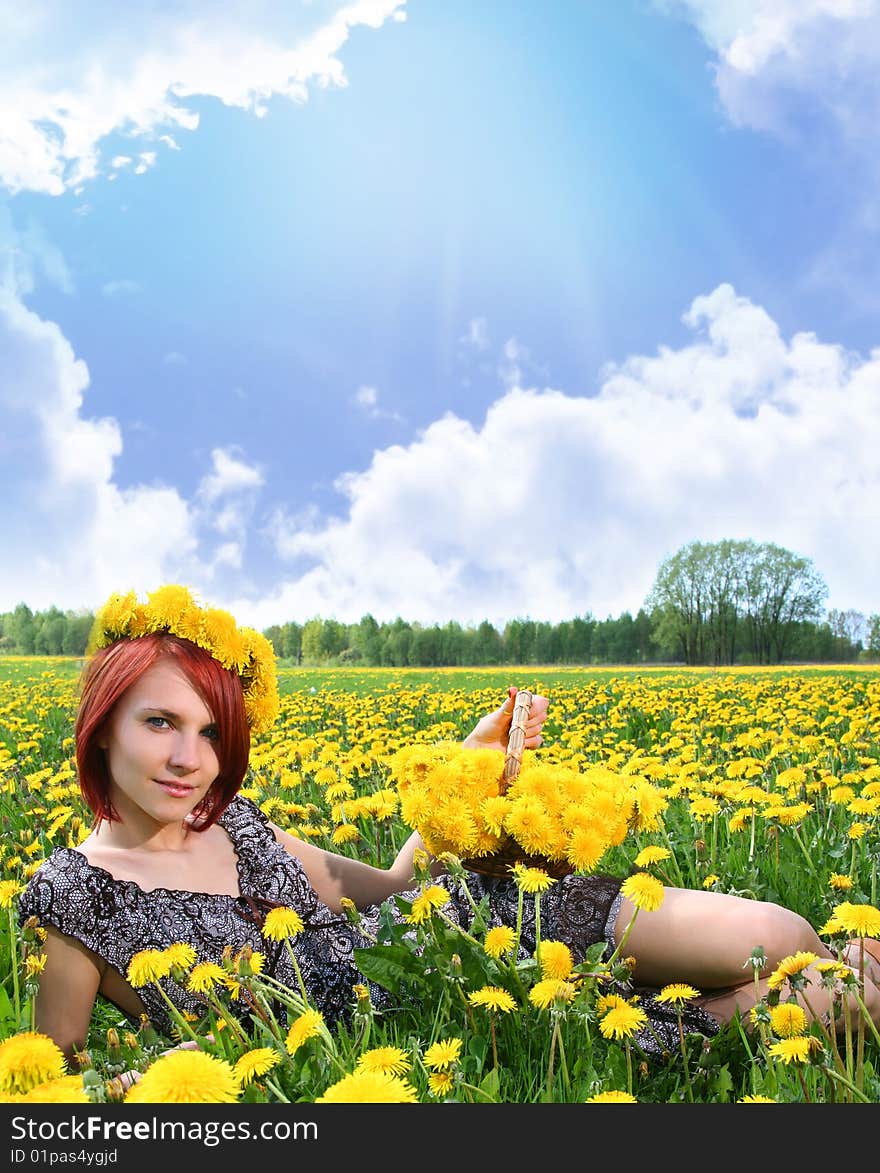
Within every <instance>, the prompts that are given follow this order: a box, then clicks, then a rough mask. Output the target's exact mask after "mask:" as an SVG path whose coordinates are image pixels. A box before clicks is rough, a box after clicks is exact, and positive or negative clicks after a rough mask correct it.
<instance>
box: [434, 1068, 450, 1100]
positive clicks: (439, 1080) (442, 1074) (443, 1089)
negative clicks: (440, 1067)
mask: <svg viewBox="0 0 880 1173" xmlns="http://www.w3.org/2000/svg"><path fill="white" fill-rule="evenodd" d="M453 1087H455V1080H454V1079H453V1077H452V1075H451V1073H450V1072H448V1071H432V1072H431V1074H430V1075H429V1076H428V1091H429V1092H430V1093H431V1095H432V1096H448V1095H449V1093H450V1092H451V1091H452V1089H453Z"/></svg>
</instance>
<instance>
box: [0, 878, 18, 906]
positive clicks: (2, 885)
mask: <svg viewBox="0 0 880 1173" xmlns="http://www.w3.org/2000/svg"><path fill="white" fill-rule="evenodd" d="M20 891H21V884H19V883H17V881H15V880H0V908H11V907H12V902H13V900H14V899H15V897H16V896H17V895H18V894H19V892H20Z"/></svg>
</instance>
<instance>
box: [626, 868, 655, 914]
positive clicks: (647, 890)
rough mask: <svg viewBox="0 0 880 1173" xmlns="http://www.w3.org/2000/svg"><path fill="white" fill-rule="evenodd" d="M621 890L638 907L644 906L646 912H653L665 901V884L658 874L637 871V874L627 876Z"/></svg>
mask: <svg viewBox="0 0 880 1173" xmlns="http://www.w3.org/2000/svg"><path fill="white" fill-rule="evenodd" d="M620 890H621V892H622V893H623V895H624V896H626V897H627V899H629V900H631V901H632V902H633V904H634V905H635V906H636V908H643V909H644V910H645V911H646V912H653V911H654V909H656V908H659V907H660V905H661V904H662V903H663V895H664V890H663V884H662V883H661V881H660V880H658V879H657V877H656V876H650V875H648V873H647V872H636V873H635V875H632V876H627V878H626V879H625V880H624V881H623V883H622V884H621V885H620Z"/></svg>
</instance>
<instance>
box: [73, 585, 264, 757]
mask: <svg viewBox="0 0 880 1173" xmlns="http://www.w3.org/2000/svg"><path fill="white" fill-rule="evenodd" d="M157 631H167V632H169V633H170V634H171V635H176V636H178V637H179V638H180V639H187V640H189V641H190V643H194V644H196V645H197V646H198V647H200V648H203V649H204V650H205V651H206V652H209V653H210V655H212V656H213V657H214V659H215V660H216V661H217V662H218V664H222V665H223V667H224V668H229V669H231V670H232V671H234V672H236V673H237V674H238V676H239V679H240V680H241V683H242V687H243V689H244V707H245V713H246V715H247V721H248V725H249V726H250V729H251V732H252V733H254V734H259V733H265V732H266V730H267V729H270V728H271V726H272V725H273V723H274V721H275V718H276V717H277V716H278V709H279V702H278V679H277V673H276V667H275V650H274V648H273V647H272V644H271V643H270V642H269V640H268V639H267V638H266V637H265V636H264V635H262V634H261V633H260V632H259V631H255V630H254V629H253V628H252V627H239V626H238V625H237V624H236V622H235V620H234V619H233V617H232V616H231V615H230V614H229V612H228V611H223V610H221V609H220V608H219V607H205V606H202V604H201V603H200V602H199V601H198V600H197V599H196V597H195V595H194V594H193V593H192V592H191V591H190V589H189V588H188V587H185V586H180V585H179V584H177V583H168V584H166V585H165V586H160V587H158V588H157V589H156V590H154V591H150V592H149V593H148V594H147V601H146V603H140V602H138V599H137V595H136V594H135V592H134V591H128V592H127V593H126V594H113V595H111V596H110V598H109V599H108V600H107V601H106V603H104V605H103V606H102V607H100V608H99V609H98V612H97V614H96V616H95V622H94V625H93V626H92V631H91V635H90V637H89V644H88V649H87V651H88V654H89V655H91V654H92V653H94V652H96V651H98V649H99V648H105V647H108V646H109V645H110V644H112V643H115V642H116V641H117V640H119V639H137V638H138V637H139V636H142V635H149V634H150V633H152V632H157Z"/></svg>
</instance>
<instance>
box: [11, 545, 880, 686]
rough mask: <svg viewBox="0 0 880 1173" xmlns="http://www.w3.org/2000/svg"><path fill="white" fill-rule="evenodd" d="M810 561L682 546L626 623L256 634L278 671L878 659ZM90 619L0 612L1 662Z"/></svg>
mask: <svg viewBox="0 0 880 1173" xmlns="http://www.w3.org/2000/svg"><path fill="white" fill-rule="evenodd" d="M827 593H828V591H827V587H826V586H825V583H824V582H823V580H822V578H821V576H820V575H819V574H818V573H817V571H816V570H815V568H814V567H813V565H812V563H811V562H810V561H809V559H806V558H802V557H799V556H798V555H796V554H793V553H791V551H788V550H785V549H783V548H782V547H780V546H775V545H773V544H772V543H763V544H759V543H756V542H751V541H722V542H713V543H701V542H691V543H689V544H688V545H687V546H684V547H682V548H681V549H680V550H679V551H677V553H675V554H674V555H672V556H671V557H669V558H667V559H665V560H664V562H663V563H662V564H661V566H660V568H659V570H658V572H657V576H656V578H655V581H654V586H653V588H652V590H651V593H650V595H649V597H648V599H647V600H646V603H645V606H644V607H642V608H640V609H639V611H638V613H637V614H636V615H632V614H631V613H630V612H629V611H624V612H623V613H622V614H620V615H618V616H617V618H612V617H611V616H608V617H607V618H606V619H597V618H595V617H594V616H593V615H591V614H590V613H586V614H584V615H582V616H578V617H575V618H572V619H567V620H564V621H562V622H560V623H549V622H545V621H541V620H537V619H531V618H523V619H513V620H510V621H509V622H507V623H505V625H504V627H503V628H501V629H500V630H499V628H497V627H495V626H493V624H491V623H490V622H489V621H488V620H484V621H483V622H482V623H479V624H477V625H463V624H461V623H458V622H456V621H454V620H451V621H449V622H447V623H444V624H433V625H426V624H421V623H414V622H409V621H408V620H406V619H403V618H400V617H398V618H396V619H394V620H392V621H390V622H387V621H386V622H379V621H377V620H376V619H375V618H374V617H373V616H372V615H369V614H367V615H364V616H363V617H362V618H361V619H360V620H359V621H358V622H357V623H341V622H339V621H338V620H336V619H332V618H320V617H315V618H312V619H308V620H306V621H305V622H304V623H298V622H294V621H290V622H287V623H281V624H274V625H273V626H272V627H269V628H267V629H266V630H265V632H264V634H265V635H266V636H267V638H268V639H269V640H271V642H272V645H273V647H274V648H275V652H276V654H277V656H278V658H279V660H280V662H281V663H282V664H283V665H304V666H334V665H346V664H348V665H363V666H365V667H373V666H377V667H378V666H387V667H395V668H402V667H423V668H429V667H447V666H448V667H464V666H474V667H476V666H482V665H494V664H497V665H504V664H511V665H514V664H546V665H549V664H572V665H574V664H581V665H585V666H586V665H599V664H714V665H724V664H744V665H748V664H782V663H825V664H841V663H856V662H865V661H868V662H873V661H880V614H875V615H869V616H865V615H864V614H862V613H861V612H859V611H853V610H850V611H840V610H832V611H826V610H825V609H824V606H823V604H824V600H825V598H826V596H827ZM93 619H94V615H93V614H92V613H91V612H83V611H61V610H59V609H58V608H57V607H50V608H49V609H48V610H47V611H32V610H31V609H30V607H28V606H27V605H26V604H25V603H19V604H18V606H17V607H16V608H15V610H14V611H9V612H6V613H2V614H0V654H6V655H25V656H32V655H36V656H55V655H66V656H82V655H83V654H84V653H85V650H86V645H87V642H88V637H89V632H90V630H91V626H92V622H93Z"/></svg>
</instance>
